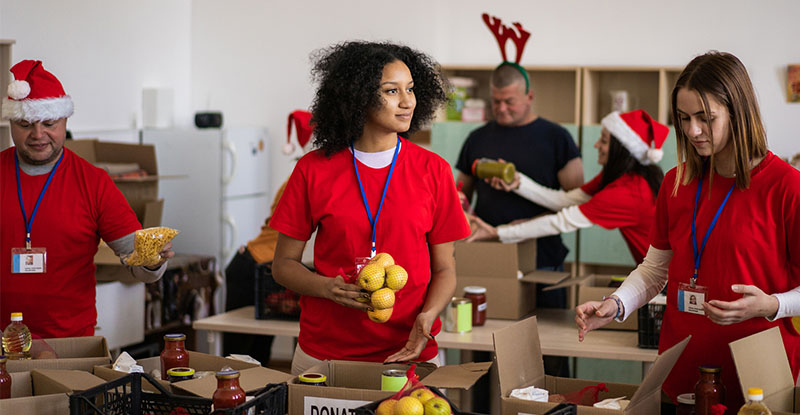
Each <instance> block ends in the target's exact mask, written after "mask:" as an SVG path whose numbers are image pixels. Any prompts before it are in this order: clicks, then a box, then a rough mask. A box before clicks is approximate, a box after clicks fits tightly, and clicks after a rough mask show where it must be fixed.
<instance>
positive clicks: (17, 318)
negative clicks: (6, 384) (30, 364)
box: [3, 313, 32, 360]
mask: <svg viewBox="0 0 800 415" xmlns="http://www.w3.org/2000/svg"><path fill="white" fill-rule="evenodd" d="M31 342H32V340H31V331H30V330H28V326H26V325H25V323H23V322H22V313H11V324H9V325H8V327H6V329H5V330H4V331H3V351H4V352H5V355H6V357H8V359H9V360H24V359H30V358H31Z"/></svg>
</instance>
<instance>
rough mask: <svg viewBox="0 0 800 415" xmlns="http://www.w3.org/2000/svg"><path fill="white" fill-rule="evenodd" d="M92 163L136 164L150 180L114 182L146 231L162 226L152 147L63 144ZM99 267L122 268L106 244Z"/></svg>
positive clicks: (97, 257) (87, 142)
mask: <svg viewBox="0 0 800 415" xmlns="http://www.w3.org/2000/svg"><path fill="white" fill-rule="evenodd" d="M64 146H66V147H67V148H68V149H70V150H72V151H73V152H75V153H76V154H77V155H79V156H80V157H82V158H83V159H84V160H86V161H88V162H89V163H93V164H94V163H136V164H138V165H139V167H140V168H141V169H143V170H144V171H146V172H147V177H137V178H124V179H114V184H116V185H117V188H119V190H120V191H121V192H122V195H123V196H125V199H126V200H127V201H128V204H129V205H130V206H131V208H132V209H133V211H134V212H135V213H136V218H137V219H138V220H139V223H141V224H142V227H144V228H150V227H153V226H160V225H161V217H162V212H163V209H164V200H163V199H159V198H158V181H159V180H160V179H163V178H164V177H160V176H158V167H157V165H156V149H155V146H154V145H152V144H126V143H113V142H103V141H99V140H97V139H89V140H67V141H66V142H65V143H64ZM95 263H96V264H108V265H120V262H119V258H118V257H117V256H116V255H115V254H114V251H113V250H112V249H111V248H109V247H108V245H106V244H105V243H102V242H101V243H100V246H99V247H98V250H97V254H96V255H95Z"/></svg>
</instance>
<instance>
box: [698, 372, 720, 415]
mask: <svg viewBox="0 0 800 415" xmlns="http://www.w3.org/2000/svg"><path fill="white" fill-rule="evenodd" d="M698 370H699V371H700V378H699V379H698V380H697V384H696V385H695V387H694V412H695V414H696V415H711V414H712V412H711V407H712V406H714V405H716V404H718V403H721V404H725V385H723V384H722V379H721V376H722V375H721V372H722V368H720V367H719V366H705V365H704V366H700V367H699V368H698Z"/></svg>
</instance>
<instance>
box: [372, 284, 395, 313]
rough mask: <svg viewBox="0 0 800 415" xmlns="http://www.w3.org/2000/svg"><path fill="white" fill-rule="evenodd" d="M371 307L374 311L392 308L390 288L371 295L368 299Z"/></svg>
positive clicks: (392, 295)
mask: <svg viewBox="0 0 800 415" xmlns="http://www.w3.org/2000/svg"><path fill="white" fill-rule="evenodd" d="M370 300H371V302H372V307H373V308H375V309H376V310H383V309H386V308H392V307H394V291H392V289H391V288H381V289H380V290H377V291H375V292H374V293H372V296H371V297H370Z"/></svg>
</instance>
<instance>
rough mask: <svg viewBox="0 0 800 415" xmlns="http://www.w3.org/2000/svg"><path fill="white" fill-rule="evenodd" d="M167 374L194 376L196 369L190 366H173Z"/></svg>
mask: <svg viewBox="0 0 800 415" xmlns="http://www.w3.org/2000/svg"><path fill="white" fill-rule="evenodd" d="M167 374H168V375H170V376H192V375H194V369H192V368H190V367H173V368H172V369H169V370H167Z"/></svg>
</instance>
